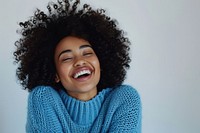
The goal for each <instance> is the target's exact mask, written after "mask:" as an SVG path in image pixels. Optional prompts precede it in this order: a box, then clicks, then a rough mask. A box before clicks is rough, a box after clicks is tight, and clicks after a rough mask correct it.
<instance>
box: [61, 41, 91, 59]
mask: <svg viewBox="0 0 200 133" xmlns="http://www.w3.org/2000/svg"><path fill="white" fill-rule="evenodd" d="M88 47H89V48H92V46H91V45H89V44H85V45H81V46H80V47H79V49H83V48H88ZM70 52H72V50H70V49H66V50H63V51H62V52H61V53H60V54H59V55H58V58H59V57H60V56H61V55H62V54H64V53H70Z"/></svg>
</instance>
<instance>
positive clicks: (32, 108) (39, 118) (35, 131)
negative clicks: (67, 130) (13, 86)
mask: <svg viewBox="0 0 200 133" xmlns="http://www.w3.org/2000/svg"><path fill="white" fill-rule="evenodd" d="M59 101H60V99H59V95H58V93H57V92H56V91H55V90H54V89H53V88H51V87H47V86H39V87H36V88H35V89H34V90H33V91H31V92H30V94H29V97H28V113H27V123H26V132H27V133H46V132H48V133H52V132H59V133H62V126H61V124H60V122H59V118H58V116H57V110H56V108H57V107H56V106H58V103H59Z"/></svg>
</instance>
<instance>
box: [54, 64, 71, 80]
mask: <svg viewBox="0 0 200 133" xmlns="http://www.w3.org/2000/svg"><path fill="white" fill-rule="evenodd" d="M57 73H58V75H59V76H60V78H62V77H67V76H68V75H69V73H70V66H69V65H67V64H62V65H59V66H57Z"/></svg>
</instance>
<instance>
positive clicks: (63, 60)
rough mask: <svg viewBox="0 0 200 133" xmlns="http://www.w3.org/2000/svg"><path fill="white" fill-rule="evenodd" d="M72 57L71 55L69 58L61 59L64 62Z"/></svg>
mask: <svg viewBox="0 0 200 133" xmlns="http://www.w3.org/2000/svg"><path fill="white" fill-rule="evenodd" d="M72 59H73V58H72V57H70V58H64V59H62V61H63V62H65V61H71V60H72Z"/></svg>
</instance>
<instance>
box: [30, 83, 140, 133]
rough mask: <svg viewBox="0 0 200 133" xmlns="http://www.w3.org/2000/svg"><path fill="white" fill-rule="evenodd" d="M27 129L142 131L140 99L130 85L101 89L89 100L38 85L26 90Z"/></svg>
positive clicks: (49, 132) (38, 132) (52, 132)
mask: <svg viewBox="0 0 200 133" xmlns="http://www.w3.org/2000/svg"><path fill="white" fill-rule="evenodd" d="M26 132H27V133H105V132H109V133H111V132H112V133H118V132H119V133H122V132H124V133H141V103H140V97H139V95H138V93H137V91H136V90H135V89H134V88H132V87H131V86H127V85H122V86H119V87H117V88H114V89H113V88H107V89H104V90H102V91H101V92H99V93H98V95H97V96H95V97H94V98H93V99H91V100H89V101H86V102H84V101H80V100H77V99H75V98H72V97H70V96H69V95H67V93H65V91H63V90H60V91H56V90H55V89H53V88H52V87H49V86H38V87H36V88H35V89H33V91H32V92H30V94H29V99H28V117H27V123H26Z"/></svg>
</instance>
